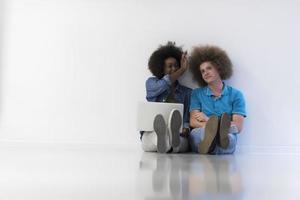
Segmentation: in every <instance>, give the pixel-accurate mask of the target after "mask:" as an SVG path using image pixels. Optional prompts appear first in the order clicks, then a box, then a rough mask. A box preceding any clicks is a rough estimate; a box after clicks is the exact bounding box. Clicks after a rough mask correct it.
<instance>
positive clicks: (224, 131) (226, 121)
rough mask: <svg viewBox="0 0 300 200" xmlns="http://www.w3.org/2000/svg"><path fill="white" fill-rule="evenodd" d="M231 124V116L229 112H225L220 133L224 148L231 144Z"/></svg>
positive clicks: (221, 143)
mask: <svg viewBox="0 0 300 200" xmlns="http://www.w3.org/2000/svg"><path fill="white" fill-rule="evenodd" d="M230 124H231V116H230V115H228V114H227V113H223V114H222V116H221V119H220V128H219V134H220V140H219V142H220V147H222V148H223V149H226V148H227V147H228V145H229V137H228V133H229V129H230Z"/></svg>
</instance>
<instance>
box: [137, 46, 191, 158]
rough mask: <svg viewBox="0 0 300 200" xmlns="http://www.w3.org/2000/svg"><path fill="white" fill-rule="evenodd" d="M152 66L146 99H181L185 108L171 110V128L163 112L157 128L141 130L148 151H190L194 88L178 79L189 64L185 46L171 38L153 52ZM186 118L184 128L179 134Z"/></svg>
mask: <svg viewBox="0 0 300 200" xmlns="http://www.w3.org/2000/svg"><path fill="white" fill-rule="evenodd" d="M148 67H149V70H150V72H151V73H152V75H153V76H152V77H150V78H148V79H147V81H146V93H147V94H146V99H147V100H148V101H151V102H166V103H168V102H169V103H181V104H183V105H184V111H183V116H181V115H180V113H179V111H177V110H173V112H171V113H170V117H169V120H168V123H169V124H168V125H169V126H171V128H169V129H168V130H167V132H166V131H165V130H166V128H165V127H166V126H168V125H167V123H166V122H165V119H164V118H163V117H162V115H160V114H158V115H157V116H156V117H155V120H154V122H153V126H154V130H155V131H154V132H141V134H142V137H141V140H142V148H143V149H144V151H158V152H160V153H165V152H170V151H172V150H173V152H186V151H188V149H189V147H188V140H187V136H188V134H189V105H190V95H191V92H192V90H191V89H190V88H187V87H185V86H182V85H181V84H180V83H179V82H178V80H177V79H178V78H179V77H180V76H181V75H182V74H183V73H184V72H185V71H186V70H187V68H188V65H187V58H186V53H183V51H182V48H181V47H177V46H176V45H175V43H173V42H168V43H167V44H166V45H163V46H160V47H159V48H158V49H157V50H155V51H154V52H153V53H152V55H151V56H150V58H149V62H148ZM182 118H183V131H182V133H180V134H179V132H178V131H179V128H180V126H181V121H182ZM179 123H180V124H179ZM172 127H175V128H172ZM172 129H173V130H172ZM175 129H178V130H175ZM165 136H166V137H165Z"/></svg>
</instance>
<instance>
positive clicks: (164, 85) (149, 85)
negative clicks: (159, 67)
mask: <svg viewBox="0 0 300 200" xmlns="http://www.w3.org/2000/svg"><path fill="white" fill-rule="evenodd" d="M171 84H172V83H171V80H170V76H169V75H165V76H164V77H163V78H161V79H158V78H154V77H151V78H149V79H148V80H147V81H146V99H147V100H148V101H155V100H156V98H157V97H158V96H159V95H160V94H162V93H163V92H164V91H166V90H167V89H168V88H169V87H170V86H171Z"/></svg>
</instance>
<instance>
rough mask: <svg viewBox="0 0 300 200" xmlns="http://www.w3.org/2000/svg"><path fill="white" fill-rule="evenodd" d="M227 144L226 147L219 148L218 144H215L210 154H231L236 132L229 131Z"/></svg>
mask: <svg viewBox="0 0 300 200" xmlns="http://www.w3.org/2000/svg"><path fill="white" fill-rule="evenodd" d="M228 137H229V145H228V147H227V148H226V149H223V148H221V147H220V146H219V145H217V146H216V148H215V149H214V151H213V152H212V153H211V154H233V153H234V151H235V147H236V142H237V136H236V133H229V134H228Z"/></svg>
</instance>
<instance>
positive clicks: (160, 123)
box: [153, 115, 167, 153]
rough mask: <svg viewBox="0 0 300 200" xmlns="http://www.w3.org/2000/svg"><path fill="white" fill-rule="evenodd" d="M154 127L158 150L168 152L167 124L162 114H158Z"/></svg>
mask: <svg viewBox="0 0 300 200" xmlns="http://www.w3.org/2000/svg"><path fill="white" fill-rule="evenodd" d="M153 128H154V131H155V133H156V135H157V151H158V152H159V153H166V152H167V141H166V140H167V139H166V138H167V125H166V122H165V120H164V118H163V116H162V115H157V116H156V117H155V119H154V122H153Z"/></svg>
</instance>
